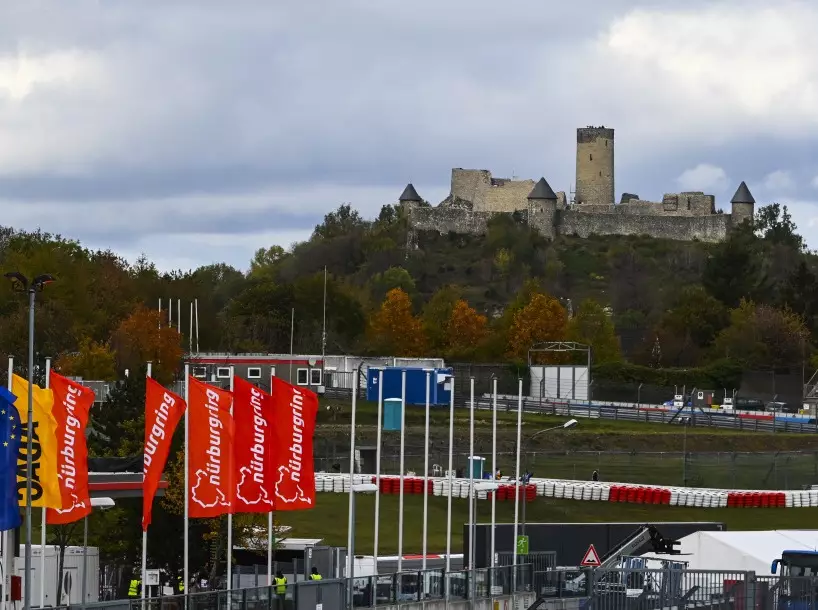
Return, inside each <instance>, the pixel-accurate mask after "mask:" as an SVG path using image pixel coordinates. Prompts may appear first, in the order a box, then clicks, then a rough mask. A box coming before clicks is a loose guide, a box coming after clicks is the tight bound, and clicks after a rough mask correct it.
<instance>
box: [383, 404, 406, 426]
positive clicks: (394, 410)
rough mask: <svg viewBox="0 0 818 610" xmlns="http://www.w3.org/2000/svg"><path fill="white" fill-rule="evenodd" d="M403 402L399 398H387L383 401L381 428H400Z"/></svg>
mask: <svg viewBox="0 0 818 610" xmlns="http://www.w3.org/2000/svg"><path fill="white" fill-rule="evenodd" d="M402 411H403V403H402V402H401V399H400V398H387V399H385V400H384V401H383V429H384V430H400V417H401V412H402Z"/></svg>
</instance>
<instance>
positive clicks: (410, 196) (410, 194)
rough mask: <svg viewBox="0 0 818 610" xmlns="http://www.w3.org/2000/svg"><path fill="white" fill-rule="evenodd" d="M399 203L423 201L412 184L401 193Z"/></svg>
mask: <svg viewBox="0 0 818 610" xmlns="http://www.w3.org/2000/svg"><path fill="white" fill-rule="evenodd" d="M398 201H423V199H421V198H420V195H418V192H417V191H416V190H415V187H414V186H412V183H411V182H410V183H409V184H407V185H406V188H405V189H403V193H401V196H400V199H398Z"/></svg>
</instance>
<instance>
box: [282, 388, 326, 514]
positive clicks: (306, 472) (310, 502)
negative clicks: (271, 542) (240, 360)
mask: <svg viewBox="0 0 818 610" xmlns="http://www.w3.org/2000/svg"><path fill="white" fill-rule="evenodd" d="M272 385H273V392H272V394H273V417H274V418H275V422H276V425H275V426H274V427H273V435H274V443H273V446H272V447H273V455H274V456H275V457H274V462H275V465H276V470H277V474H276V477H275V478H276V483H275V506H276V510H304V509H307V508H312V507H313V506H315V464H314V463H313V454H312V437H313V434H314V433H315V417H316V415H317V414H318V396H317V395H316V394H315V392H311V391H310V390H307V389H306V388H300V387H298V386H294V385H291V384H289V383H287V382H286V381H282V380H281V379H279V378H277V377H273V384H272Z"/></svg>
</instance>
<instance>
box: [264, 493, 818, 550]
mask: <svg viewBox="0 0 818 610" xmlns="http://www.w3.org/2000/svg"><path fill="white" fill-rule="evenodd" d="M348 502H349V496H348V495H347V494H338V493H319V494H318V496H317V503H316V504H317V506H316V507H315V508H314V509H313V510H310V511H302V512H291V513H285V512H280V513H278V514H277V515H276V519H277V520H278V521H279V522H280V523H281V524H282V525H290V526H292V527H293V531H292V533H291V534H290V535H291V536H293V537H307V538H323V539H324V541H325V543H327V544H331V545H336V546H346V543H347V518H348V513H347V507H348ZM356 506H357V509H356V510H357V519H356V521H357V526H356V537H355V540H356V542H355V546H356V551H357V552H358V553H360V554H372V549H373V545H374V540H373V535H374V527H373V524H374V518H375V517H374V514H375V499H374V495H366V496H359V497H358V498H357V505H356ZM490 507H491V504H490V503H489V502H487V501H484V500H483V501H479V502H478V503H477V511H478V522H482V523H485V522H489V521H490V518H491V508H490ZM526 510H527V519H528V521H529V522H535V521H536V522H569V523H580V522H599V521H603V522H608V521H627V522H636V523H650V522H659V521H718V522H724V523H726V524H727V528H728V529H729V530H764V529H773V528H781V529H787V528H790V529H797V528H803V527H805V526H807V525H808V524H810V523H814V522H815V521H816V519H818V508H791V509H784V508H774V509H760V508H753V509H737V508H722V509H718V508H710V509H707V508H703V509H696V508H677V507H673V506H645V505H628V504H610V503H608V502H582V501H576V500H553V499H545V498H537V500H535V501H534V502H531V503H529V505H528V507H527V509H526ZM452 515H453V518H452V522H453V527H452V549H453V551H455V552H461V550H462V533H463V523H465V522H466V521H467V520H468V501H467V500H462V499H454V500H453V501H452ZM497 521H498V522H506V523H511V522H513V521H514V502H498V503H497ZM380 523H381V527H380V539H379V552H380V553H382V554H385V553H395V552H397V546H398V496H397V495H381V508H380ZM422 525H423V496H420V495H407V496H404V530H403V548H404V551H405V552H406V553H418V552H420V551H421V550H422V548H421V544H422V532H423V529H422ZM428 527H429V529H428V550H429V552H442V551H445V549H446V498H441V497H434V496H430V497H429V526H428Z"/></svg>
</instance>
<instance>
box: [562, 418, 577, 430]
mask: <svg viewBox="0 0 818 610" xmlns="http://www.w3.org/2000/svg"><path fill="white" fill-rule="evenodd" d="M577 424H579V422H578V421H577V420H575V419H569V420H568V421H567V422H565V423H564V424H562V427H563V428H573V427H574V426H576V425H577Z"/></svg>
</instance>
